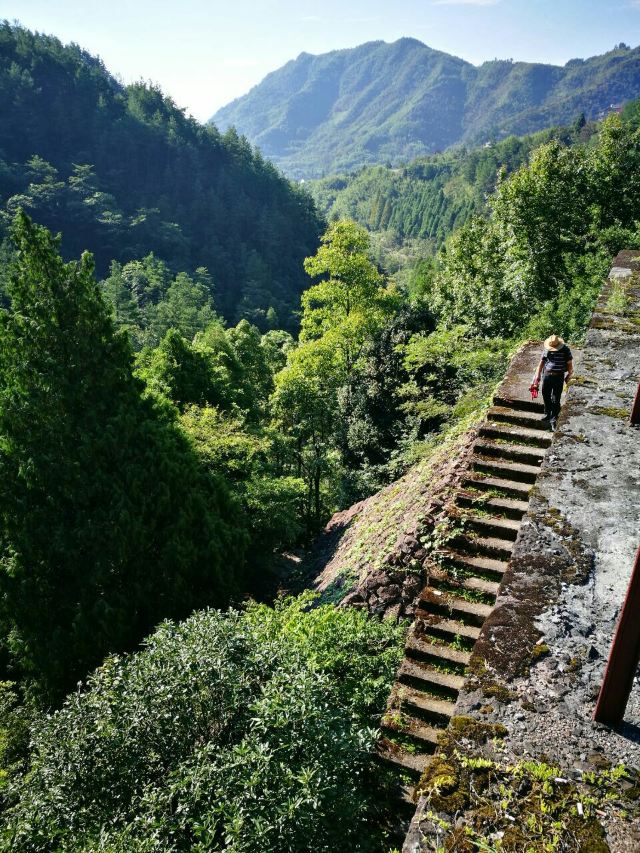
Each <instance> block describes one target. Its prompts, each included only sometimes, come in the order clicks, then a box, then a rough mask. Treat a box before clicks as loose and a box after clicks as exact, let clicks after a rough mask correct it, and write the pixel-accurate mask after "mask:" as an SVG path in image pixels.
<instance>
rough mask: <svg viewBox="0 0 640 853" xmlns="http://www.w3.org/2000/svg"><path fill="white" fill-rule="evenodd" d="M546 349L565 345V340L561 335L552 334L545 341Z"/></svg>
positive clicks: (554, 348)
mask: <svg viewBox="0 0 640 853" xmlns="http://www.w3.org/2000/svg"><path fill="white" fill-rule="evenodd" d="M544 346H545V349H551V350H558V349H560V348H561V347H563V346H564V341H563V340H562V338H561V337H560V336H559V335H551V337H550V338H547V340H546V341H545V342H544Z"/></svg>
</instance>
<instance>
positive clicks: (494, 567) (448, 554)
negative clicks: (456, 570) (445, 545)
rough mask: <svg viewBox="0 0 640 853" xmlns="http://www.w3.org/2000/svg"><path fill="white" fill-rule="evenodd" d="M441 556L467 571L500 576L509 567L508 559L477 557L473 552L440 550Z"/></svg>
mask: <svg viewBox="0 0 640 853" xmlns="http://www.w3.org/2000/svg"><path fill="white" fill-rule="evenodd" d="M441 555H442V557H444V559H445V560H447V561H448V562H450V563H453V564H454V565H457V566H460V567H462V568H464V569H466V570H467V571H472V572H477V573H482V572H484V573H487V574H492V575H498V576H499V577H500V578H502V576H503V575H504V573H505V572H506V571H507V568H508V567H509V561H508V560H496V559H495V557H479V556H477V555H475V556H474V555H473V554H462V553H460V552H459V551H451V550H446V551H441Z"/></svg>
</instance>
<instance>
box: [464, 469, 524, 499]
mask: <svg viewBox="0 0 640 853" xmlns="http://www.w3.org/2000/svg"><path fill="white" fill-rule="evenodd" d="M462 484H463V486H465V488H468V489H479V490H480V491H482V492H500V493H501V494H504V495H510V496H511V497H516V498H521V499H522V500H527V499H528V497H529V492H530V491H531V484H530V483H520V482H518V481H517V480H505V479H504V478H501V477H489V476H485V475H481V474H480V473H479V472H476V474H475V475H474V474H473V472H472V473H471V474H469V475H467V476H466V477H465V478H464V479H463V481H462Z"/></svg>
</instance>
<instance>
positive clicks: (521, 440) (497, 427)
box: [479, 421, 553, 447]
mask: <svg viewBox="0 0 640 853" xmlns="http://www.w3.org/2000/svg"><path fill="white" fill-rule="evenodd" d="M479 433H480V435H481V436H484V437H485V438H504V439H508V440H509V441H513V442H514V444H526V445H531V444H533V445H536V446H538V447H549V445H550V444H551V441H552V439H553V434H552V433H551V432H544V431H543V430H541V429H530V428H528V427H522V426H512V425H510V424H501V423H499V422H498V421H485V422H484V423H483V425H482V426H481V427H480V430H479Z"/></svg>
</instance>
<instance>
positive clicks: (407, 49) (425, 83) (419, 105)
mask: <svg viewBox="0 0 640 853" xmlns="http://www.w3.org/2000/svg"><path fill="white" fill-rule="evenodd" d="M639 92H640V49H639V48H634V49H633V50H631V49H629V48H627V47H625V46H621V47H618V48H616V49H615V50H612V51H610V52H609V53H606V54H604V55H602V56H596V57H592V58H590V59H587V60H581V59H574V60H571V61H570V62H568V63H567V64H566V65H565V66H564V67H559V66H553V65H543V64H537V63H525V62H515V63H514V62H511V61H498V60H496V61H493V62H486V63H484V64H483V65H481V66H479V67H476V66H474V65H471V64H470V63H468V62H465V61H464V60H462V59H459V58H457V57H454V56H450V55H449V54H446V53H443V52H441V51H437V50H433V49H432V48H430V47H427V46H426V45H424V44H423V43H422V42H420V41H418V40H416V39H411V38H403V39H399V40H398V41H396V42H394V43H392V44H387V43H385V42H382V41H376V42H368V43H367V44H363V45H360V46H359V47H356V48H351V49H348V50H337V51H332V52H331V53H326V54H322V55H320V56H311V55H310V54H308V53H302V54H300V56H298V57H297V59H295V60H292V61H290V62H288V63H287V64H286V65H284V66H283V67H282V68H280V69H279V70H277V71H274V72H273V73H271V74H269V75H268V76H267V77H265V79H264V80H263V81H262V82H261V83H260V84H259V85H258V86H255V87H254V88H253V89H252V90H251V91H250V92H249V93H248V94H247V95H245V96H243V97H242V98H238V99H236V100H235V101H233V102H232V103H231V104H229V105H227V106H226V107H223V108H222V109H221V110H219V111H218V112H217V113H216V114H215V115H214V116H213V118H212V122H214V123H215V124H217V125H218V126H219V127H221V128H222V129H224V128H228V127H230V126H235V127H236V128H237V129H238V131H239V132H241V133H243V134H246V136H247V137H248V139H250V140H251V142H253V143H255V144H256V145H258V146H259V147H260V148H261V150H262V151H263V153H264V154H265V156H267V157H269V158H271V159H272V160H274V162H276V163H277V164H278V165H280V166H281V167H282V168H283V169H284V170H285V171H286V172H287V173H289V174H291V175H292V176H295V177H306V178H308V177H319V176H321V175H323V174H326V173H327V172H331V171H334V172H335V171H338V170H340V169H351V168H354V167H356V166H361V165H363V164H367V163H383V162H385V161H387V160H389V161H392V162H398V161H400V160H408V159H411V158H414V157H417V156H419V155H423V154H429V153H434V152H436V151H439V150H442V149H444V148H447V147H448V146H450V145H453V144H455V143H457V142H477V141H484V140H486V139H490V138H494V137H495V138H500V137H501V136H506V135H508V134H509V133H517V134H525V133H532V132H535V131H537V130H541V129H542V128H545V127H549V126H552V125H558V124H567V123H569V122H571V121H573V120H574V119H575V118H576V116H578V115H580V113H582V112H584V113H585V114H586V116H587V118H597V117H598V116H599V115H600V114H601V113H602V112H603V111H608V110H609V109H610V107H611V104H612V103H619V102H622V101H626V100H629V99H631V98H634V97H636V96H637V95H638V93H639Z"/></svg>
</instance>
